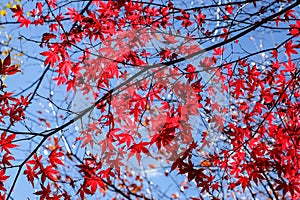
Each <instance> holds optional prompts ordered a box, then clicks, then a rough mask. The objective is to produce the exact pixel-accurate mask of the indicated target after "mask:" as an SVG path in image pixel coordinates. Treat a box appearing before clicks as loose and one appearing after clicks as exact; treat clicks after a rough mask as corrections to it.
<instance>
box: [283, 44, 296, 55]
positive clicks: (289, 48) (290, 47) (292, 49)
mask: <svg viewBox="0 0 300 200" xmlns="http://www.w3.org/2000/svg"><path fill="white" fill-rule="evenodd" d="M296 47H297V45H293V42H292V40H290V41H288V42H287V43H286V44H285V45H284V48H285V53H286V55H287V56H288V57H289V58H290V57H291V54H298V52H297V51H296V50H295V48H296Z"/></svg>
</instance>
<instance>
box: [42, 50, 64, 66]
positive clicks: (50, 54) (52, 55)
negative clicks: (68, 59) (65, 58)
mask: <svg viewBox="0 0 300 200" xmlns="http://www.w3.org/2000/svg"><path fill="white" fill-rule="evenodd" d="M41 55H42V56H46V57H47V58H46V60H45V61H44V65H45V66H47V65H48V64H50V65H51V66H52V67H54V64H55V63H56V62H58V61H60V57H59V56H58V54H57V52H54V51H44V52H42V53H41Z"/></svg>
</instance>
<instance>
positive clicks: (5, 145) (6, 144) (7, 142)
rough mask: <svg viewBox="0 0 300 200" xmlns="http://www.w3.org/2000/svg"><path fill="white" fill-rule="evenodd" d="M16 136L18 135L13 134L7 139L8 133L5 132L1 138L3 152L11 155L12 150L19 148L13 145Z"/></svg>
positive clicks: (0, 147)
mask: <svg viewBox="0 0 300 200" xmlns="http://www.w3.org/2000/svg"><path fill="white" fill-rule="evenodd" d="M16 136H17V135H16V134H11V135H9V136H7V137H6V132H5V131H4V132H3V133H2V134H1V138H0V149H1V151H3V150H5V151H6V152H7V153H10V149H12V148H15V147H17V146H18V145H16V144H13V143H12V142H13V140H14V139H15V138H16Z"/></svg>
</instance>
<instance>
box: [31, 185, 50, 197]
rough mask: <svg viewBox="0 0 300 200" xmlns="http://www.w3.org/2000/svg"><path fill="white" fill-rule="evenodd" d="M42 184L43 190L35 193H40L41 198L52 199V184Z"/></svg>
mask: <svg viewBox="0 0 300 200" xmlns="http://www.w3.org/2000/svg"><path fill="white" fill-rule="evenodd" d="M40 185H41V190H40V191H37V192H35V193H34V194H35V195H39V196H40V199H41V200H44V199H50V198H49V196H50V193H51V189H50V185H49V184H48V185H47V186H46V187H45V186H44V185H43V184H40Z"/></svg>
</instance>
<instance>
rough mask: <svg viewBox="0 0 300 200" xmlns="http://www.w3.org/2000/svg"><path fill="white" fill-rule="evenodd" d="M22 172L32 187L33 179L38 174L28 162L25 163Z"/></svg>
mask: <svg viewBox="0 0 300 200" xmlns="http://www.w3.org/2000/svg"><path fill="white" fill-rule="evenodd" d="M24 174H25V175H26V176H27V180H28V181H29V182H30V183H31V185H32V187H34V179H35V178H38V175H37V173H36V172H35V171H34V170H33V169H32V168H31V167H30V165H29V164H28V163H26V169H25V170H24Z"/></svg>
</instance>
